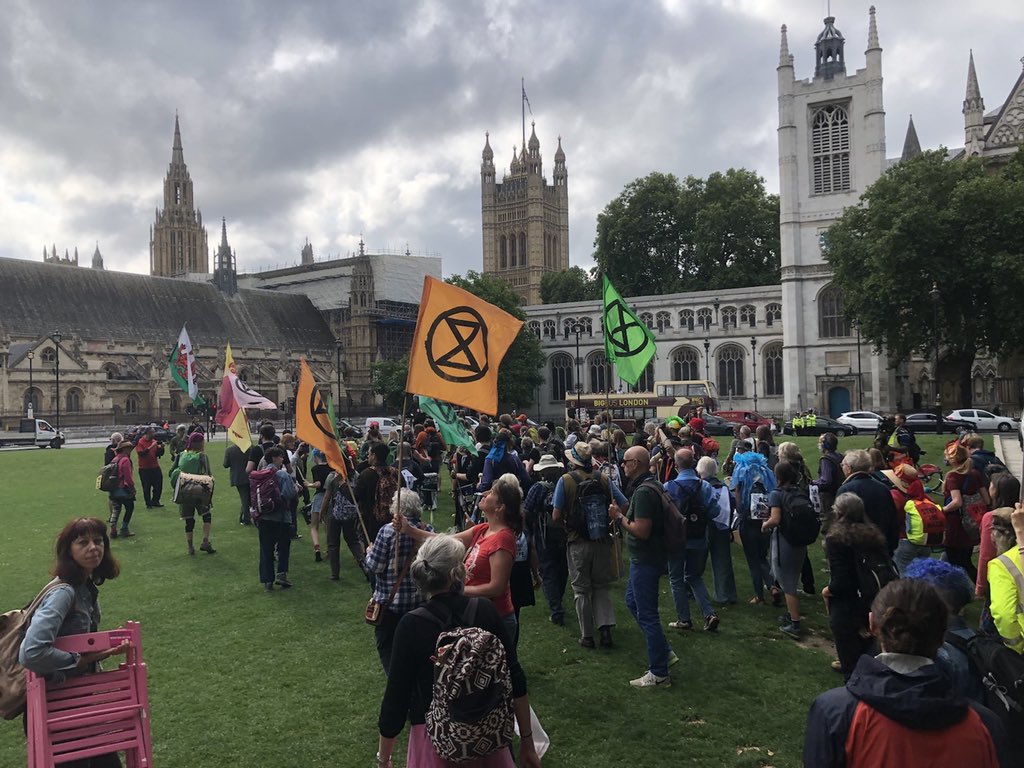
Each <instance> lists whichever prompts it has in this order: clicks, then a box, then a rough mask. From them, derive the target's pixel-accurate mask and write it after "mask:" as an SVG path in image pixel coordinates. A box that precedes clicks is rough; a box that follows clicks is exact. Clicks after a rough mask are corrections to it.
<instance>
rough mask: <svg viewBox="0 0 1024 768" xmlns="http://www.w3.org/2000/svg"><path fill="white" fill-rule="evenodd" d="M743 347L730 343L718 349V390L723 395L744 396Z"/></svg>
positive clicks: (744, 354)
mask: <svg viewBox="0 0 1024 768" xmlns="http://www.w3.org/2000/svg"><path fill="white" fill-rule="evenodd" d="M745 358H746V353H745V352H744V351H743V348H742V347H738V346H736V345H735V344H728V345H726V346H724V347H722V348H721V349H719V350H718V392H719V394H720V395H721V396H722V397H743V395H744V390H743V361H744V359H745Z"/></svg>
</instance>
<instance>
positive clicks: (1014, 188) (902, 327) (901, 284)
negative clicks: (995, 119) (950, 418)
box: [825, 148, 1024, 407]
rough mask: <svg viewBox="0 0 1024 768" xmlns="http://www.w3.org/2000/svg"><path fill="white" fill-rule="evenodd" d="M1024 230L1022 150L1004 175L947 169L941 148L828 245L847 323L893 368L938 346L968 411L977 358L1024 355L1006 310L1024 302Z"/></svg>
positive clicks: (850, 214) (865, 200) (905, 168)
mask: <svg viewBox="0 0 1024 768" xmlns="http://www.w3.org/2000/svg"><path fill="white" fill-rule="evenodd" d="M1022 221H1024V150H1021V151H1019V152H1018V153H1017V155H1016V156H1015V157H1014V158H1013V160H1012V161H1011V162H1010V163H1009V164H1008V165H1007V166H1006V167H1005V168H1003V169H1002V170H994V169H991V168H988V169H987V168H986V167H985V165H984V164H983V163H982V161H981V160H978V159H967V160H961V161H957V162H949V161H947V160H946V150H945V149H941V148H940V149H938V150H935V151H931V152H925V153H922V154H921V155H919V156H918V157H915V158H913V159H911V160H908V161H905V162H902V163H900V164H899V165H896V166H894V167H893V168H891V169H889V170H888V171H887V172H886V173H885V175H883V176H882V177H881V178H880V179H878V181H876V182H875V183H874V184H872V185H871V187H869V188H868V190H867V191H866V192H865V193H864V196H863V197H862V198H861V203H860V204H859V205H857V206H856V207H852V208H848V209H847V210H846V212H845V213H844V214H843V216H842V217H841V218H840V219H839V220H838V221H836V223H835V224H833V225H832V226H831V227H830V228H829V230H828V233H827V235H826V249H825V258H826V260H827V261H828V263H829V266H830V267H831V268H832V270H833V273H834V277H833V281H834V283H835V284H836V285H837V286H838V287H839V289H840V291H841V293H842V297H843V312H844V314H845V315H846V316H847V317H848V318H850V319H857V320H859V322H860V329H861V334H862V336H864V337H865V338H866V339H868V340H869V341H871V342H872V343H873V344H874V345H875V348H876V350H879V351H880V350H881V349H883V348H884V349H885V350H886V351H887V352H888V354H889V355H890V357H891V358H892V360H893V361H894V362H896V363H898V362H901V361H904V360H907V359H909V357H910V356H911V355H912V354H914V353H915V352H918V353H921V354H922V355H924V356H925V357H931V354H932V352H931V350H932V349H933V345H934V342H935V338H936V336H937V337H938V339H939V341H940V345H941V356H942V360H943V361H944V365H945V367H946V368H947V370H952V371H953V372H954V375H955V379H956V381H957V382H958V383H959V385H960V387H959V388H960V401H961V402H960V404H959V405H960V406H961V407H969V406H970V405H971V396H972V390H973V387H972V386H971V371H972V368H973V365H974V360H975V358H976V357H977V355H978V354H979V352H983V351H987V352H988V353H989V354H992V355H996V356H999V355H1003V354H1006V353H1008V352H1011V351H1015V350H1018V349H1020V347H1021V346H1022V345H1024V324H1022V323H1020V322H1017V321H1015V320H1013V317H1012V315H1011V314H1010V312H1009V311H1008V310H1010V309H1011V308H1012V307H1013V306H1014V305H1015V302H1016V301H1017V300H1019V297H1020V296H1022V295H1024V228H1022V227H1021V222H1022ZM933 289H934V290H936V291H937V297H938V302H937V304H938V306H937V308H936V307H935V306H934V305H933V301H932V298H931V292H932V291H933ZM936 311H937V316H938V324H937V325H936V324H935V321H934V320H933V317H934V314H935V313H936Z"/></svg>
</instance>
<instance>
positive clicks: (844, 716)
mask: <svg viewBox="0 0 1024 768" xmlns="http://www.w3.org/2000/svg"><path fill="white" fill-rule="evenodd" d="M903 658H904V659H913V658H914V657H903ZM972 709H973V711H974V712H975V713H976V714H977V716H978V718H980V721H979V720H978V719H976V718H975V717H974V716H973V715H971V714H970V713H971V710H972ZM997 758H998V761H996V759H997ZM804 765H805V766H814V768H831V767H832V766H847V765H849V766H868V765H870V766H872V767H873V768H874V767H875V766H883V765H893V766H896V765H898V766H901V768H911V766H929V768H938V767H940V766H950V767H951V768H953V767H954V766H955V767H956V768H959V767H960V766H971V768H987V767H988V766H996V765H999V766H1012V765H1016V763H1014V762H1012V760H1011V755H1010V753H1009V750H1008V748H1007V741H1006V733H1005V731H1004V729H1003V726H1002V724H1001V722H1000V721H999V720H998V718H997V717H996V715H995V714H994V713H993V712H992V711H991V710H989V709H986V708H985V707H983V706H981V705H979V704H975V703H974V702H969V701H967V699H964V698H961V697H959V696H957V695H956V694H954V692H953V689H952V684H951V683H950V681H949V678H947V677H946V676H945V674H944V673H943V672H942V671H941V670H940V669H939V668H938V667H937V666H935V664H931V663H929V664H925V665H924V666H922V667H920V668H919V669H916V670H915V671H913V672H906V673H900V672H896V671H895V670H893V669H892V668H890V667H889V666H887V665H886V664H884V663H883V662H881V661H879V660H878V659H875V658H872V657H871V656H861V657H860V661H859V662H858V663H857V667H856V669H855V670H854V672H853V674H852V675H851V676H850V679H849V681H848V682H847V683H846V686H845V687H843V688H833V689H832V690H830V691H826V692H825V693H823V694H821V695H820V696H819V697H818V698H817V699H815V701H814V703H813V704H812V705H811V709H810V712H809V713H808V715H807V731H806V733H805V735H804Z"/></svg>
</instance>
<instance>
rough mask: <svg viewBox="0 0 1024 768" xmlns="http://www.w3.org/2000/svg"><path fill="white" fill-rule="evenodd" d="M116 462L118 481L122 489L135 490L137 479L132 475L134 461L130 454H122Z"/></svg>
mask: <svg viewBox="0 0 1024 768" xmlns="http://www.w3.org/2000/svg"><path fill="white" fill-rule="evenodd" d="M115 461H116V462H117V480H118V482H119V484H120V485H121V487H122V488H134V487H135V477H134V476H133V474H132V460H131V458H130V457H129V456H128V454H122V455H121V456H118V457H117V458H116V459H115Z"/></svg>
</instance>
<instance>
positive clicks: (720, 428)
mask: <svg viewBox="0 0 1024 768" xmlns="http://www.w3.org/2000/svg"><path fill="white" fill-rule="evenodd" d="M701 418H703V419H704V434H705V435H708V436H709V437H721V436H723V435H724V436H726V437H732V435H733V430H735V429H736V422H734V421H729V420H728V419H723V418H722V417H721V416H719V415H718V414H717V413H705V414H704V415H703V416H702V417H701Z"/></svg>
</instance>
